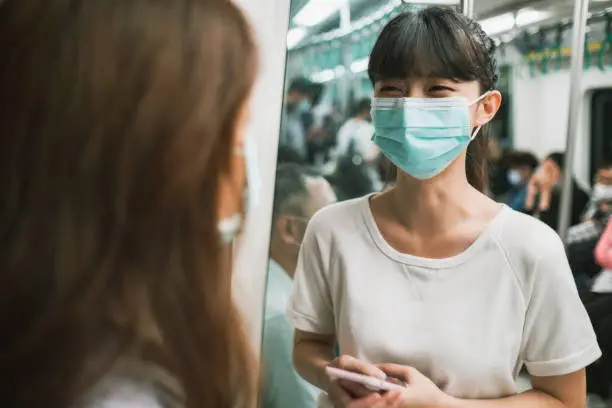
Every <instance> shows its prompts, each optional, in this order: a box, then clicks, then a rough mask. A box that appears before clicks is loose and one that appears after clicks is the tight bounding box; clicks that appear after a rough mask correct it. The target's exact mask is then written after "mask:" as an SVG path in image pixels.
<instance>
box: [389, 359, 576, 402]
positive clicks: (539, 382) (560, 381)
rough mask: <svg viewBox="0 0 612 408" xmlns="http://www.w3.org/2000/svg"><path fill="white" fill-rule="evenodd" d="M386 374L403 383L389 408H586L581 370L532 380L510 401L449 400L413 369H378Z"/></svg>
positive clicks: (508, 399)
mask: <svg viewBox="0 0 612 408" xmlns="http://www.w3.org/2000/svg"><path fill="white" fill-rule="evenodd" d="M379 368H380V369H382V370H383V371H384V372H386V373H387V374H390V375H392V376H394V377H397V378H401V379H403V380H404V382H405V383H406V388H405V389H404V390H402V391H393V392H391V393H389V394H387V395H385V397H384V400H385V402H386V403H387V405H384V406H386V407H392V408H423V407H428V408H432V407H435V408H585V407H586V375H585V370H584V369H581V370H579V371H576V372H574V373H571V374H567V375H560V376H554V377H532V378H531V384H532V386H533V388H534V389H533V390H531V391H527V392H524V393H522V394H518V395H513V396H511V397H506V398H499V399H489V400H471V399H469V400H468V399H460V398H455V397H451V396H449V395H448V394H445V393H444V392H443V391H441V390H440V389H439V388H438V387H437V386H436V385H435V384H434V383H433V382H432V381H431V380H429V379H428V378H427V377H425V376H424V375H423V374H421V373H420V372H419V371H418V370H416V369H415V368H412V367H404V366H398V365H392V364H385V365H381V366H379Z"/></svg>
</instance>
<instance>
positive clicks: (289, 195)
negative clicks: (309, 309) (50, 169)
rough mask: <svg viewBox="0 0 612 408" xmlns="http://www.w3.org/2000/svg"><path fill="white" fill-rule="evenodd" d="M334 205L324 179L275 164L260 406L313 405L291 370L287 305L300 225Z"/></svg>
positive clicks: (311, 392)
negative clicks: (263, 380)
mask: <svg viewBox="0 0 612 408" xmlns="http://www.w3.org/2000/svg"><path fill="white" fill-rule="evenodd" d="M335 201H336V196H335V194H334V191H333V190H332V188H331V186H330V185H329V183H328V182H327V181H326V180H325V179H324V178H322V177H320V176H317V175H316V174H314V173H311V172H308V171H306V170H305V169H304V168H303V167H301V166H298V165H296V164H281V165H279V166H278V169H277V170H276V187H275V191H274V210H273V215H272V235H271V243H270V258H271V259H270V263H269V266H268V283H267V291H266V305H265V319H264V330H263V362H264V373H265V392H264V404H263V407H264V408H288V407H291V408H315V407H316V399H317V396H318V394H319V390H318V389H317V388H315V387H313V386H312V385H310V384H309V383H307V382H306V381H305V380H303V379H302V378H301V377H300V375H299V374H298V373H297V372H296V371H295V369H294V368H293V363H292V357H291V354H292V350H293V327H292V326H291V324H290V323H289V320H288V317H287V307H288V304H289V298H290V296H291V288H292V280H293V274H294V272H295V268H296V265H297V258H298V252H299V249H300V244H301V241H302V238H303V237H304V232H305V230H306V224H307V223H308V220H309V219H310V217H311V216H312V215H314V213H315V212H317V211H318V210H319V209H321V208H323V207H325V206H326V205H329V204H331V203H333V202H335Z"/></svg>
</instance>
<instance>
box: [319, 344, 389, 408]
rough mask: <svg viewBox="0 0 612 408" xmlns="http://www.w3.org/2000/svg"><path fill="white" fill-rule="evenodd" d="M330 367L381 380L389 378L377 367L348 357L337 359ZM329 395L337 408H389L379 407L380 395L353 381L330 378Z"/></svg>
mask: <svg viewBox="0 0 612 408" xmlns="http://www.w3.org/2000/svg"><path fill="white" fill-rule="evenodd" d="M329 366H330V367H335V368H340V369H342V370H347V371H352V372H355V373H359V374H364V375H369V376H372V377H376V378H381V379H385V378H386V377H387V376H386V374H385V373H384V372H383V371H382V370H380V369H379V368H377V367H376V366H375V365H373V364H368V363H366V362H363V361H360V360H358V359H356V358H354V357H351V356H346V355H345V356H341V357H338V358H336V359H335V360H334V361H332V362H331V363H330V364H329ZM327 394H328V395H329V399H330V400H331V402H332V404H333V405H334V407H335V408H379V407H380V408H385V407H387V405H377V404H379V403H381V402H382V397H381V395H380V394H378V393H376V392H373V391H371V390H368V389H367V388H365V387H364V386H362V385H360V384H357V383H354V382H351V381H346V380H336V379H331V378H330V379H329V382H328V384H327Z"/></svg>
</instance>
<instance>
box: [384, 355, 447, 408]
mask: <svg viewBox="0 0 612 408" xmlns="http://www.w3.org/2000/svg"><path fill="white" fill-rule="evenodd" d="M378 368H380V369H381V370H382V371H384V372H385V373H387V374H388V375H389V376H391V377H394V378H397V379H399V380H401V381H403V382H404V383H405V384H406V388H405V389H404V390H400V391H391V392H389V393H387V394H385V395H384V396H383V398H382V401H381V404H386V405H380V406H381V407H390V408H439V407H448V406H452V405H453V404H452V401H453V398H452V397H450V396H449V395H447V394H445V393H444V392H443V391H441V390H440V389H439V388H438V387H437V386H436V385H435V384H434V383H433V382H432V381H431V380H430V379H429V378H427V377H425V376H424V375H423V374H421V373H420V372H419V370H417V369H416V368H412V367H407V366H400V365H395V364H383V365H379V366H378Z"/></svg>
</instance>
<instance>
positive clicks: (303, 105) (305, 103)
mask: <svg viewBox="0 0 612 408" xmlns="http://www.w3.org/2000/svg"><path fill="white" fill-rule="evenodd" d="M311 107H312V105H311V103H310V101H309V100H308V99H302V102H300V103H299V105H298V111H299V112H300V113H308V112H310V108H311Z"/></svg>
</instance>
